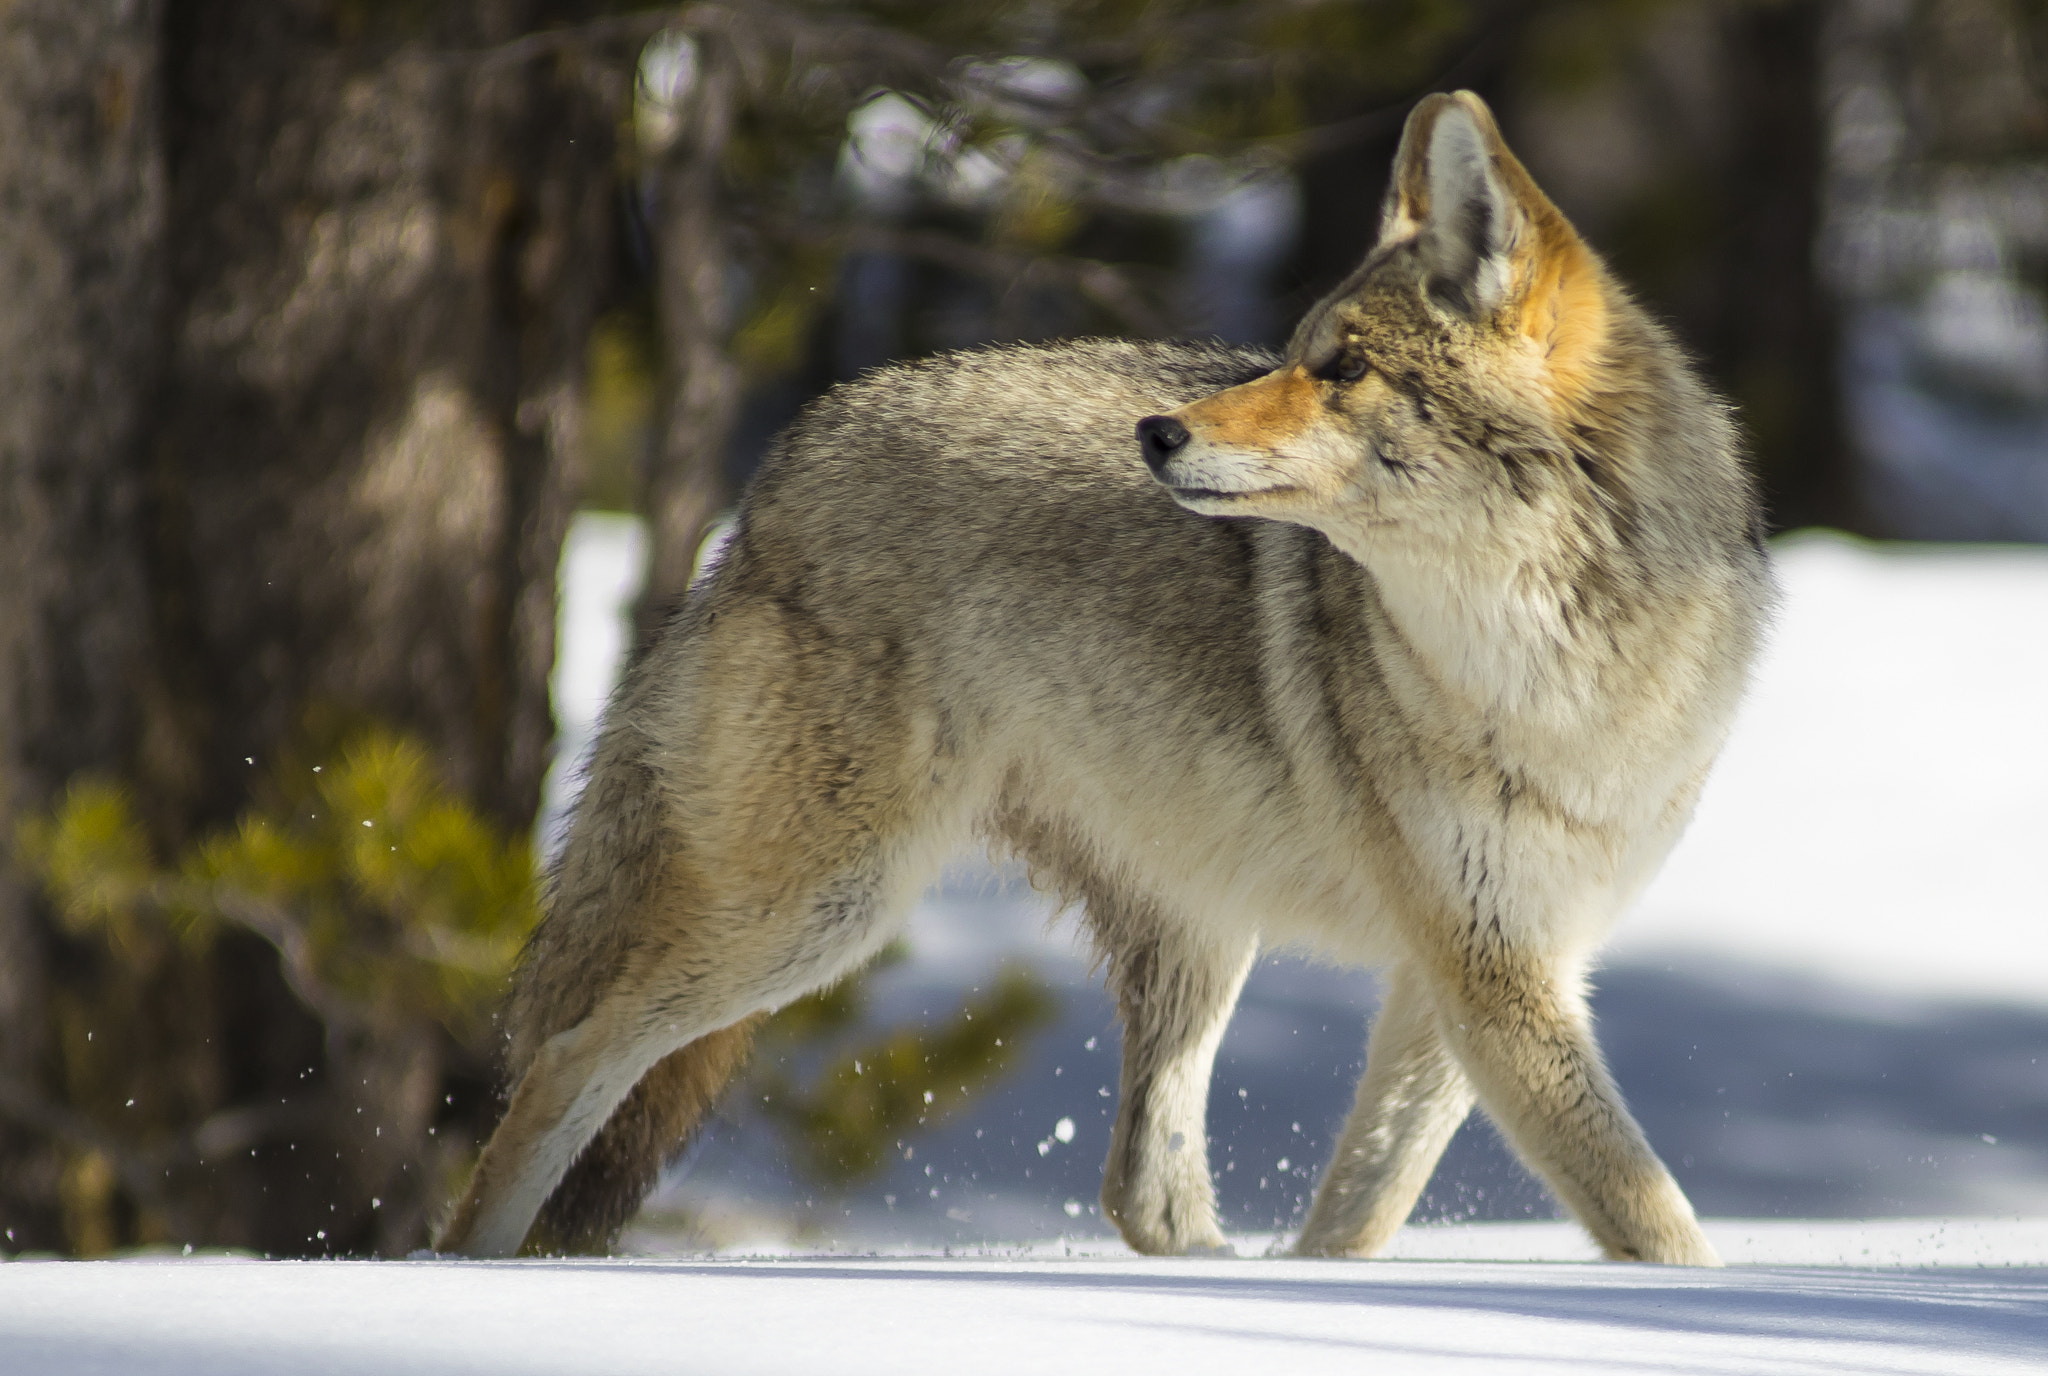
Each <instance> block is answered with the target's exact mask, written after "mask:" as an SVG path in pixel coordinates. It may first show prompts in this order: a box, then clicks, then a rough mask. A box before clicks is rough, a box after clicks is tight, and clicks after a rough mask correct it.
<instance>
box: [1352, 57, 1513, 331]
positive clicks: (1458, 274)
mask: <svg viewBox="0 0 2048 1376" xmlns="http://www.w3.org/2000/svg"><path fill="white" fill-rule="evenodd" d="M1500 146H1501V138H1500V131H1499V130H1498V129H1497V128H1496V127H1495V126H1494V122H1493V115H1492V112H1491V111H1489V110H1488V109H1487V108H1486V104H1485V102H1483V101H1481V100H1480V99H1479V97H1477V96H1475V95H1473V94H1472V93H1471V92H1469V91H1460V92H1458V93H1457V94H1455V95H1442V94H1438V95H1432V96H1426V97H1424V98H1423V100H1422V102H1421V103H1420V104H1418V105H1417V106H1416V107H1415V108H1414V109H1413V110H1412V111H1410V112H1409V115H1408V123H1407V125H1406V126H1405V127H1404V128H1403V129H1402V130H1401V147H1400V151H1398V152H1397V153H1395V154H1394V174H1393V177H1392V179H1391V180H1390V181H1389V182H1388V183H1387V200H1386V206H1385V209H1384V211H1383V213H1382V216H1381V220H1380V242H1381V243H1383V244H1384V243H1387V242H1388V241H1390V240H1393V239H1406V238H1410V237H1412V238H1414V240H1415V242H1416V248H1417V250H1418V251H1419V252H1420V253H1421V254H1422V257H1423V261H1424V263H1425V265H1426V267H1427V270H1428V274H1429V275H1428V279H1427V281H1428V287H1429V294H1430V296H1431V297H1432V298H1433V299H1435V300H1436V301H1437V302H1438V303H1439V304H1440V305H1443V306H1445V307H1447V308H1448V309H1451V310H1454V311H1456V312H1458V313H1459V314H1460V315H1463V316H1465V317H1466V318H1467V319H1472V320H1477V319H1479V318H1481V317H1483V316H1485V315H1488V314H1490V313H1491V312H1492V311H1493V309H1494V308H1495V307H1496V306H1498V305H1500V303H1501V299H1502V298H1503V297H1504V296H1506V294H1507V290H1508V285H1509V280H1510V273H1511V271H1512V263H1511V261H1510V258H1511V255H1512V253H1513V250H1514V247H1515V243H1516V241H1517V240H1518V239H1519V238H1520V237H1521V235H1520V231H1521V229H1522V224H1521V218H1522V217H1521V214H1520V208H1519V207H1518V206H1517V205H1516V204H1515V200H1514V197H1513V195H1512V194H1511V193H1510V191H1509V189H1508V187H1507V186H1506V185H1505V184H1504V183H1503V182H1502V180H1501V176H1500V173H1499V172H1498V171H1497V170H1496V169H1495V167H1494V150H1495V149H1496V148H1499V147H1500Z"/></svg>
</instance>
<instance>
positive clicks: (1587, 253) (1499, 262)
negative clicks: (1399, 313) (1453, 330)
mask: <svg viewBox="0 0 2048 1376" xmlns="http://www.w3.org/2000/svg"><path fill="white" fill-rule="evenodd" d="M1397 239H1412V240H1413V241H1414V243H1415V248H1416V251H1417V252H1418V253H1419V254H1420V255H1421V258H1422V262H1423V267H1424V271H1425V273H1426V277H1425V283H1426V286H1427V289H1428V291H1429V295H1430V299H1431V300H1433V301H1434V302H1436V303H1437V304H1438V305H1439V306H1441V307H1443V308H1444V309H1446V310H1449V311H1453V312H1455V313H1457V314H1459V315H1462V316H1464V317H1465V318H1466V319H1468V320H1472V321H1475V322H1476V321H1479V320H1482V319H1485V318H1487V317H1490V316H1493V315H1494V314H1495V313H1496V312H1502V307H1503V306H1505V307H1507V310H1506V311H1504V312H1502V319H1503V323H1506V324H1508V325H1510V326H1511V327H1512V328H1515V329H1518V330H1519V331H1520V332H1521V333H1523V334H1525V335H1527V336H1528V337H1529V338H1530V339H1532V340H1534V341H1535V342H1536V344H1537V345H1538V346H1539V347H1540V348H1541V350H1542V353H1543V358H1544V361H1545V364H1546V365H1547V367H1548V369H1549V372H1550V377H1551V383H1552V387H1553V392H1554V394H1555V396H1556V397H1557V399H1558V401H1559V403H1560V404H1561V405H1563V406H1565V407H1567V408H1569V407H1571V406H1573V405H1575V404H1577V403H1578V402H1579V401H1580V400H1582V399H1583V398H1584V397H1585V396H1586V395H1587V394H1589V393H1591V392H1595V391H1597V390H1599V387H1600V385H1601V379H1600V372H1601V368H1602V364H1601V361H1600V360H1601V357H1602V352H1603V346H1604V343H1605V341H1606V338H1607V330H1608V324H1609V321H1610V319H1611V318H1612V307H1613V297H1612V293H1611V291H1610V287H1609V283H1608V281H1607V277H1606V273H1605V271H1604V270H1603V269H1602V268H1601V267H1600V264H1599V260H1598V259H1597V258H1595V257H1594V256H1593V253H1592V251H1591V250H1590V249H1588V248H1587V247H1586V245H1585V242H1584V241H1583V240H1581V239H1580V238H1579V236H1578V233H1577V231H1575V230H1574V229H1573V228H1572V227H1571V225H1570V223H1569V222H1567V221H1566V220H1565V218H1564V216H1563V214H1561V213H1560V212H1559V211H1558V209H1557V207H1556V206H1555V205H1552V204H1551V202H1550V198H1549V197H1547V196H1545V195H1544V194H1543V192H1542V190H1541V189H1539V188H1538V187H1537V185H1536V182H1535V179H1534V178H1532V177H1531V176H1530V175H1529V173H1528V170H1527V169H1526V168H1524V167H1523V166H1522V164H1521V163H1520V162H1519V161H1518V160H1517V159H1516V157H1515V155H1514V154H1513V153H1512V152H1510V151H1509V150H1508V146H1507V144H1506V143H1505V142H1503V141H1502V139H1501V136H1500V128H1499V126H1498V125H1496V124H1495V123H1494V122H1493V112H1492V111H1491V110H1488V109H1487V108H1486V102H1485V101H1483V100H1481V99H1480V98H1479V97H1478V96H1476V95H1474V94H1472V92H1470V91H1459V92H1457V93H1455V94H1453V95H1432V96H1428V97H1425V98H1424V99H1423V101H1422V102H1421V103H1420V104H1419V105H1417V106H1416V107H1415V109H1414V110H1413V111H1412V112H1411V113H1410V114H1409V116H1408V124H1407V127H1406V128H1404V129H1403V130H1402V131H1401V148H1400V151H1399V152H1397V153H1396V154H1395V155H1394V174H1393V178H1392V179H1391V180H1390V181H1389V183H1388V185H1387V201H1386V208H1385V211H1384V213H1383V215H1382V217H1381V221H1380V243H1381V245H1382V246H1384V245H1386V244H1389V243H1392V242H1393V241H1395V240H1397Z"/></svg>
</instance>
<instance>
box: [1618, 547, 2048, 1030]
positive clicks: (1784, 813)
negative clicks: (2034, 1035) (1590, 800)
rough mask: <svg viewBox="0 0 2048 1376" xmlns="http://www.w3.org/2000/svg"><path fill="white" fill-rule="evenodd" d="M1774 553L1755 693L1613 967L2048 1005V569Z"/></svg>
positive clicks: (2015, 558) (1880, 551)
mask: <svg viewBox="0 0 2048 1376" xmlns="http://www.w3.org/2000/svg"><path fill="white" fill-rule="evenodd" d="M1776 553H1777V564H1778V571H1779V576H1780V578H1781V579H1782V580H1783V583H1784V588H1785V603H1784V607H1783V609H1782V612H1781V614H1780V616H1779V618H1778V624H1777V627H1776V630H1775V633H1774V634H1773V636H1772V638H1771V644H1770V647H1769V649H1768V651H1767V652H1766V654H1765V656H1764V659H1763V662H1762V664H1761V665H1760V666H1759V667H1758V671H1757V676H1756V684H1755V687H1754V689H1753V691H1752V692H1751V694H1750V697H1749V701H1748V702H1747V703H1746V704H1745V705H1744V707H1743V710H1742V713H1741V716H1740V717H1739V718H1738V720H1737V722H1736V726H1735V732H1734V735H1733V737H1732V738H1731V739H1730V741H1729V743H1728V748H1727V750H1726V751H1725V752H1724V753H1723V755H1722V756H1721V760H1720V763H1719V764H1718V765H1716V766H1715V770H1714V773H1713V776H1712V777H1711V778H1710V779H1709V780H1708V782H1707V787H1706V791H1705V793H1704V795H1703V796H1702V798H1701V800H1700V806H1699V811H1698V813H1697V815H1696V816H1695V817H1694V820H1693V823H1692V826H1691V828H1690V829H1689V830H1688V831H1687V832H1686V835H1685V837H1684V839H1683V840H1681V841H1680V842H1679V845H1678V848H1677V849H1676V850H1675V851H1674V852H1673V853H1672V856H1671V859H1670V861H1669V862H1668V863H1667V864H1666V865H1665V867H1664V869H1663V872H1662V873H1661V874H1660V875H1659V876H1658V877H1657V879H1656V880H1655V881H1653V882H1652V884H1651V885H1650V888H1649V890H1648V891H1647V892H1646V893H1645V895H1644V896H1643V898H1642V900H1641V901H1640V902H1639V903H1638V904H1637V905H1636V910H1635V911H1634V912H1633V913H1631V914H1630V915H1629V916H1628V917H1627V918H1625V919H1624V920H1623V922H1622V924H1621V927H1620V929H1619V931H1618V932H1617V933H1616V939H1615V941H1614V943H1613V944H1612V945H1611V946H1610V947H1609V955H1610V956H1611V957H1612V958H1613V959H1615V960H1644V961H1654V962H1660V963H1661V962H1663V961H1664V960H1666V959H1667V958H1668V957H1670V956H1673V955H1675V954H1681V953H1687V952H1694V953H1697V952H1711V953H1714V954H1718V955H1723V956H1732V957H1736V958H1739V959H1742V960H1746V961H1752V962H1759V963H1766V964H1771V965H1776V966H1779V967H1781V968H1783V969H1786V970H1788V971H1794V972H1798V973H1802V974H1812V975H1819V976H1823V977H1825V978H1827V979H1830V980H1835V981H1852V982H1865V983H1868V984H1871V985H1875V986H1878V987H1881V988H1883V989H1886V990H1890V991H1904V992H1911V993H1915V994H1920V995H1925V996H1929V997H1962V998H1980V999H1994V1000H2001V1001H2007V1002H2019V1003H2026V1004H2033V1005H2043V1004H2048V887H2044V883H2043V876H2042V861H2043V858H2044V857H2048V550H2044V549H2040V548H2022V547H1996V546H1986V547H1967V546H1947V547H1926V546H1919V547H1916V546H1910V545H1908V546H1875V545H1867V544H1863V543H1861V542H1857V541H1852V540H1848V539H1845V538H1842V537H1840V536H1833V535H1822V534H1804V535H1799V536H1795V537H1793V538H1791V539H1788V540H1783V541H1780V542H1779V543H1778V545H1777V550H1776Z"/></svg>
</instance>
